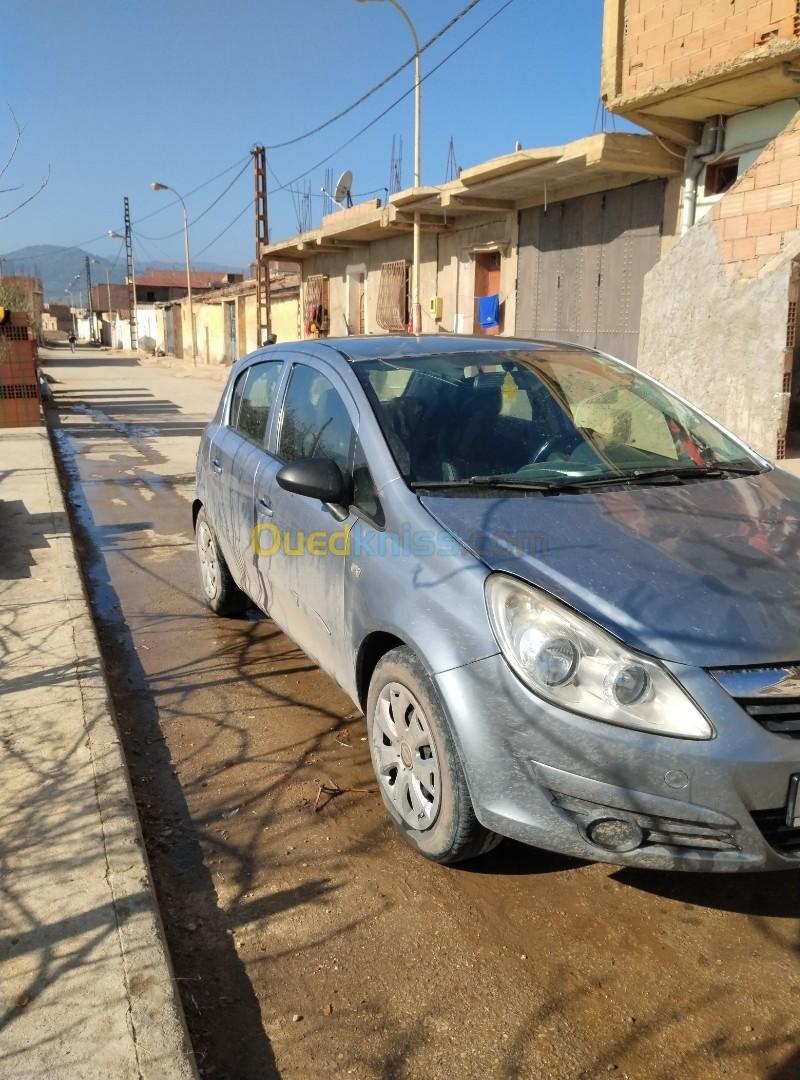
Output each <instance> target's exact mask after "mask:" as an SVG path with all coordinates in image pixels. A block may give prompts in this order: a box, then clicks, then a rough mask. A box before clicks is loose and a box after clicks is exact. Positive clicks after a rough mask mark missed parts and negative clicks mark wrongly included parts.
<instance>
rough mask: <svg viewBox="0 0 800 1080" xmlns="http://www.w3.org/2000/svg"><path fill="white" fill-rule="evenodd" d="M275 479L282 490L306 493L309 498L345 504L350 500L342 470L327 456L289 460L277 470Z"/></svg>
mask: <svg viewBox="0 0 800 1080" xmlns="http://www.w3.org/2000/svg"><path fill="white" fill-rule="evenodd" d="M275 479H276V480H277V481H278V484H279V485H280V487H282V488H283V489H284V491H293V492H294V493H295V494H296V495H306V496H307V497H308V498H309V499H319V500H320V502H324V503H333V504H334V505H338V506H346V505H347V504H348V503H349V501H350V493H349V491H348V485H347V483H346V481H345V478H344V476H342V470H341V469H340V468H339V466H338V465H337V464H336V462H335V461H330V460H329V459H328V458H305V459H302V460H300V461H291V462H290V463H289V464H288V465H284V466H283V468H282V469H280V470H279V471H278V474H277V476H276V477H275Z"/></svg>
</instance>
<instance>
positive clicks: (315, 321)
mask: <svg viewBox="0 0 800 1080" xmlns="http://www.w3.org/2000/svg"><path fill="white" fill-rule="evenodd" d="M305 291H306V318H305V327H306V336H307V337H319V336H320V335H322V334H327V333H328V330H329V328H330V309H329V306H328V277H327V274H312V275H311V277H308V278H306V280H305Z"/></svg>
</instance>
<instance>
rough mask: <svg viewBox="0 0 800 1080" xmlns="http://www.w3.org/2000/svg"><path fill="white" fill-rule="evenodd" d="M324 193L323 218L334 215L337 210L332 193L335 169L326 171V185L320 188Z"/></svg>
mask: <svg viewBox="0 0 800 1080" xmlns="http://www.w3.org/2000/svg"><path fill="white" fill-rule="evenodd" d="M320 191H321V192H322V216H323V217H325V215H326V214H332V213H333V211H334V210H335V208H336V204H335V203H334V201H333V196H332V195H331V192H332V191H333V169H330V168H329V169H326V170H325V183H324V184H323V185H322V187H321V188H320Z"/></svg>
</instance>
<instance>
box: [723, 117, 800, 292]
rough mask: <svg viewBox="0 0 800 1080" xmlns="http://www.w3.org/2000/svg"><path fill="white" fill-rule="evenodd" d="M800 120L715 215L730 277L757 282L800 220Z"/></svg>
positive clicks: (763, 154)
mask: <svg viewBox="0 0 800 1080" xmlns="http://www.w3.org/2000/svg"><path fill="white" fill-rule="evenodd" d="M799 207H800V114H798V117H797V118H796V119H795V120H793V121H792V123H791V124H789V126H788V127H787V128H785V129H784V130H783V131H782V132H781V133H780V135H778V136H777V138H775V139H773V140H772V142H771V143H768V144H767V145H766V146H765V147H764V149H763V150H762V152H761V154H760V155H759V157H758V158H757V159H756V161H755V162H754V163H753V164H752V165H751V166H750V168H749V169H748V170H747V172H746V173H745V174H744V175H743V176H742V177H740V179H739V180H737V182H736V183H735V184H734V185H733V187H732V188H731V189H730V191H728V192H726V193H725V195H723V197H722V198H721V199H720V201H719V202H718V203H717V204H716V205H715V206H714V208H713V210H712V211H711V217H712V221H713V222H714V227H715V229H716V230H717V233H718V235H719V237H720V240H721V241H722V258H723V262H724V263H725V266H726V267H727V270H728V276H729V277H730V276H733V275H735V274H736V273H737V267H738V273H740V274H741V275H742V276H743V277H749V278H753V277H757V276H758V274H759V272H760V270H761V269H762V268H763V267H764V266H765V264H766V263H768V262H769V261H770V260H771V259H772V258H773V257H774V256H775V255H778V254H779V253H780V252H781V251H782V250H783V247H784V245H785V243H786V238H787V234H788V233H794V232H796V230H797V228H798V223H799V222H800V218H799V217H798V208H799Z"/></svg>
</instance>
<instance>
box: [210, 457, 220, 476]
mask: <svg viewBox="0 0 800 1080" xmlns="http://www.w3.org/2000/svg"><path fill="white" fill-rule="evenodd" d="M211 468H212V469H213V470H214V472H216V473H220V472H222V462H221V461H220V460H219V458H215V457H213V458H212V459H211Z"/></svg>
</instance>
